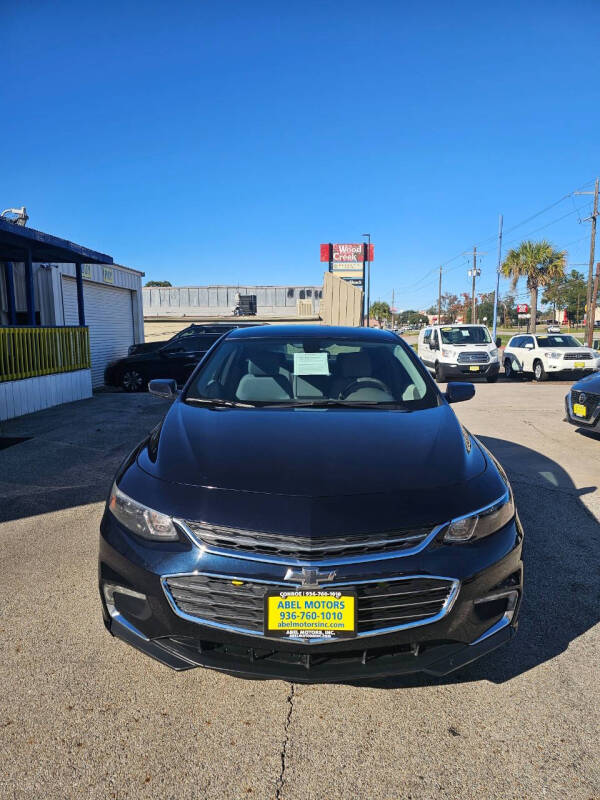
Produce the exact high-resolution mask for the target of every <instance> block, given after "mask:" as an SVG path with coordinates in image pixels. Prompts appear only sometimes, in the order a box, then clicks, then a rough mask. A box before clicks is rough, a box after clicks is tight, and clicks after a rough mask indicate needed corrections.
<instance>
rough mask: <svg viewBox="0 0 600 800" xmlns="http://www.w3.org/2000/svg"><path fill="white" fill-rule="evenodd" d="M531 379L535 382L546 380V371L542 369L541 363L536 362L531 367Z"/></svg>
mask: <svg viewBox="0 0 600 800" xmlns="http://www.w3.org/2000/svg"><path fill="white" fill-rule="evenodd" d="M533 377H534V378H535V379H536V381H545V380H546V370H545V369H544V365H543V364H542V362H541V361H536V362H535V364H534V365H533Z"/></svg>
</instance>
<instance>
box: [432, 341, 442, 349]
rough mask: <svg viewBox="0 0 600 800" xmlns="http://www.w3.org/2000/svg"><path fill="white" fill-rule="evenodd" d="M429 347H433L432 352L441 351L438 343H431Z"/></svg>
mask: <svg viewBox="0 0 600 800" xmlns="http://www.w3.org/2000/svg"><path fill="white" fill-rule="evenodd" d="M429 347H431V349H432V350H439V349H440V348H439V346H438V343H437V342H429Z"/></svg>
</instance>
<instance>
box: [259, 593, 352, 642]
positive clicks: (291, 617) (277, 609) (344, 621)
mask: <svg viewBox="0 0 600 800" xmlns="http://www.w3.org/2000/svg"><path fill="white" fill-rule="evenodd" d="M264 632H265V636H284V637H287V638H289V639H295V640H302V639H314V638H325V639H335V638H338V637H339V636H354V634H355V633H356V594H354V592H350V591H344V592H341V591H335V590H334V589H327V590H326V589H297V590H293V589H290V590H286V591H282V592H274V591H272V592H267V594H266V596H265V624H264Z"/></svg>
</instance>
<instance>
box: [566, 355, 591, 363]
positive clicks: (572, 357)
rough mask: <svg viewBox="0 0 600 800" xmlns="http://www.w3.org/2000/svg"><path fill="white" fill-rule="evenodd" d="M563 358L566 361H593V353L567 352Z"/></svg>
mask: <svg viewBox="0 0 600 800" xmlns="http://www.w3.org/2000/svg"><path fill="white" fill-rule="evenodd" d="M563 358H564V360H565V361H591V359H592V358H593V356H592V354H591V353H565V354H564V356H563Z"/></svg>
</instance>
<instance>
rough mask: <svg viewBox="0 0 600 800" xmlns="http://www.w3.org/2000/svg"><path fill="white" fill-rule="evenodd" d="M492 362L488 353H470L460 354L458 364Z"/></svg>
mask: <svg viewBox="0 0 600 800" xmlns="http://www.w3.org/2000/svg"><path fill="white" fill-rule="evenodd" d="M489 360H490V357H489V355H488V353H486V352H484V351H483V350H482V351H479V350H477V351H474V352H470V353H459V354H458V358H457V359H456V363H457V364H487V363H488V361H489Z"/></svg>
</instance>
